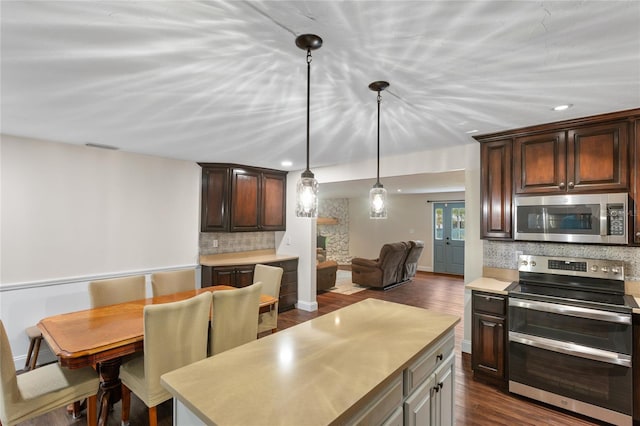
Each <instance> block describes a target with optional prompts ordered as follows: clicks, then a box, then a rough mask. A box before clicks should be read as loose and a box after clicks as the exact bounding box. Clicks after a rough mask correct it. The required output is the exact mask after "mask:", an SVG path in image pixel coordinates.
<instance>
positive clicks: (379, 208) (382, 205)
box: [369, 81, 389, 219]
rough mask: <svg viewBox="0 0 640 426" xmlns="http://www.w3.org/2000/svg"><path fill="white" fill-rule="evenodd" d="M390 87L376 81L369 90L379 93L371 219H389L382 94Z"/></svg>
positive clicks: (370, 206)
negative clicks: (382, 173)
mask: <svg viewBox="0 0 640 426" xmlns="http://www.w3.org/2000/svg"><path fill="white" fill-rule="evenodd" d="M387 87H389V83H388V82H386V81H374V82H373V83H371V84H370V85H369V89H371V90H373V91H374V92H378V168H377V172H376V183H375V184H374V185H373V188H371V190H370V191H369V218H370V219H386V218H387V190H386V189H384V187H383V186H382V184H381V183H380V101H381V100H382V97H381V96H380V92H381V91H383V90H384V89H386V88H387Z"/></svg>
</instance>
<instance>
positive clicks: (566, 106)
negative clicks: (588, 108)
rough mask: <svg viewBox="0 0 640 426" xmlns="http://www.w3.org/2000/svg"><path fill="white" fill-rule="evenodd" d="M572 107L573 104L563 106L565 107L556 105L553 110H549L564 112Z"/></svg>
mask: <svg viewBox="0 0 640 426" xmlns="http://www.w3.org/2000/svg"><path fill="white" fill-rule="evenodd" d="M572 106H573V104H565V105H558V106H555V107H553V108H551V109H552V110H554V111H564V110H565V109H569V108H571V107H572Z"/></svg>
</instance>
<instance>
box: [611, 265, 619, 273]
mask: <svg viewBox="0 0 640 426" xmlns="http://www.w3.org/2000/svg"><path fill="white" fill-rule="evenodd" d="M611 272H612V273H614V274H619V273H620V268H618V267H617V266H614V267H613V268H611Z"/></svg>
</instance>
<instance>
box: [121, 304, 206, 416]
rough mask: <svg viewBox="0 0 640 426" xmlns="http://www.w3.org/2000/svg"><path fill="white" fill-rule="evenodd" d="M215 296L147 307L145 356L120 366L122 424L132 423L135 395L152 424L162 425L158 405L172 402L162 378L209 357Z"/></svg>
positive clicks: (141, 355) (139, 356)
mask: <svg viewBox="0 0 640 426" xmlns="http://www.w3.org/2000/svg"><path fill="white" fill-rule="evenodd" d="M210 312H211V293H209V292H206V293H202V294H200V295H198V296H194V297H192V298H190V299H186V300H180V301H177V302H171V303H161V304H156V305H147V306H145V307H144V343H143V345H144V353H143V354H140V355H137V356H135V357H134V358H132V359H130V360H129V361H126V362H124V363H123V364H122V366H121V367H120V379H121V380H122V423H123V424H127V423H128V422H129V411H130V408H131V392H133V393H135V394H136V395H137V396H138V397H139V398H140V399H141V400H142V402H144V403H145V405H146V406H147V407H149V424H150V425H151V426H155V425H156V424H157V423H158V416H157V411H156V406H157V405H158V404H160V403H162V402H164V401H167V400H169V399H171V394H170V393H169V392H168V391H167V390H166V389H165V388H164V387H163V386H162V385H161V384H160V376H161V375H163V374H164V373H167V372H169V371H172V370H175V369H177V368H180V367H183V366H185V365H188V364H191V363H194V362H196V361H199V360H201V359H204V358H206V357H207V337H208V332H209V313H210Z"/></svg>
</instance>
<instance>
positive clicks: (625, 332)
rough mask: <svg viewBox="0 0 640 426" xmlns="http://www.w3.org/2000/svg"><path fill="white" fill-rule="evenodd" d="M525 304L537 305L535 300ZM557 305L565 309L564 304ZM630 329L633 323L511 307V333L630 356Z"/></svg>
mask: <svg viewBox="0 0 640 426" xmlns="http://www.w3.org/2000/svg"><path fill="white" fill-rule="evenodd" d="M526 302H529V303H531V304H532V305H535V304H536V302H535V301H526ZM556 306H558V307H559V308H560V309H562V306H563V305H556ZM605 314H606V313H605ZM614 315H615V314H614ZM631 327H632V325H631V324H622V323H617V322H609V321H603V320H596V319H589V318H579V317H575V316H569V315H562V314H557V313H551V312H544V311H538V310H535V309H527V308H521V307H516V306H511V305H510V306H509V330H510V331H515V332H517V333H521V334H526V335H532V336H537V337H543V338H547V339H553V340H557V341H559V342H571V343H575V344H577V345H582V346H587V347H591V348H597V349H601V350H604V351H611V352H616V353H620V354H626V355H631V349H632V332H631V330H632V328H631Z"/></svg>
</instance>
